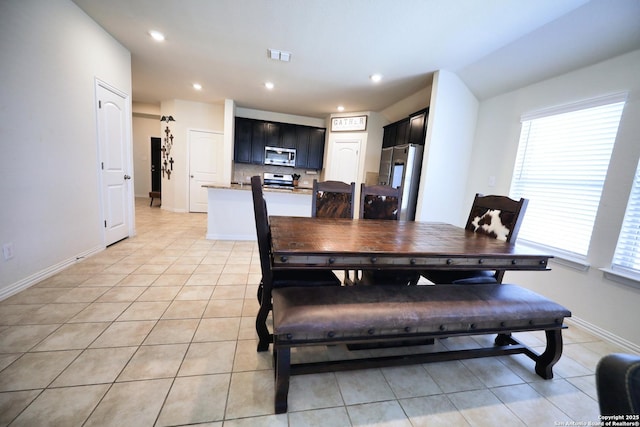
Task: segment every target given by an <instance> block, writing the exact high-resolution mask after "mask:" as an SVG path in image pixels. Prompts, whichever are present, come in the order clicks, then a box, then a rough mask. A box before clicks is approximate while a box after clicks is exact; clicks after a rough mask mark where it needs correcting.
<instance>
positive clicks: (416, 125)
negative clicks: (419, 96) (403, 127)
mask: <svg viewBox="0 0 640 427" xmlns="http://www.w3.org/2000/svg"><path fill="white" fill-rule="evenodd" d="M426 124H427V111H426V110H423V111H419V112H417V113H414V114H412V115H411V116H409V129H408V130H407V144H418V145H424V139H425V137H426V136H427V126H426Z"/></svg>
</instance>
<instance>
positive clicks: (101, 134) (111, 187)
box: [96, 84, 132, 246]
mask: <svg viewBox="0 0 640 427" xmlns="http://www.w3.org/2000/svg"><path fill="white" fill-rule="evenodd" d="M96 93H97V96H98V114H97V116H98V146H99V152H100V169H101V172H102V177H101V178H102V179H101V186H102V210H103V218H104V229H105V245H107V246H108V245H110V244H112V243H115V242H117V241H119V240H122V239H124V238H126V237H129V231H130V225H131V220H132V218H131V215H130V212H131V209H130V207H131V206H130V203H131V197H130V191H131V186H130V183H131V175H132V173H131V171H130V162H129V161H128V159H129V147H130V144H129V132H128V129H129V127H128V122H127V114H128V112H127V107H126V106H127V102H126V99H125V97H123V96H121V95H119V94H117V93H115V92H114V91H111V90H109V89H108V88H106V87H104V86H102V85H101V84H98V85H97V89H96Z"/></svg>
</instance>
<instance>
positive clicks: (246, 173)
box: [232, 163, 322, 188]
mask: <svg viewBox="0 0 640 427" xmlns="http://www.w3.org/2000/svg"><path fill="white" fill-rule="evenodd" d="M264 172H272V173H286V174H294V173H297V174H298V175H300V180H299V184H298V187H300V188H312V187H313V180H314V179H317V180H322V178H321V176H322V174H321V173H320V171H319V172H318V173H313V172H314V171H308V170H305V169H298V168H288V167H284V166H269V165H248V164H244V163H234V164H233V178H232V182H234V183H240V182H242V183H245V184H248V183H249V182H250V181H251V177H252V176H254V175H260V176H262V174H263V173H264ZM309 172H312V173H309Z"/></svg>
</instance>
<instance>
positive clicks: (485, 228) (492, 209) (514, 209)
mask: <svg viewBox="0 0 640 427" xmlns="http://www.w3.org/2000/svg"><path fill="white" fill-rule="evenodd" d="M528 203H529V200H528V199H524V198H521V199H520V200H514V199H511V198H509V197H507V196H499V195H488V196H485V195H482V194H480V193H477V194H476V196H475V198H474V200H473V205H472V206H471V211H470V212H469V218H468V219H467V224H466V226H465V228H466V229H467V230H470V231H473V232H474V233H482V234H485V235H487V236H489V237H493V238H494V239H499V240H504V241H506V242H515V240H516V238H517V237H518V232H519V231H520V225H521V224H522V220H523V219H524V213H525V211H526V210H527V204H528ZM504 273H505V271H504V270H498V271H487V270H471V271H451V270H430V271H421V272H420V274H421V275H422V276H423V277H425V278H426V279H427V280H429V281H431V282H433V283H435V284H444V283H455V284H474V283H502V278H503V277H504Z"/></svg>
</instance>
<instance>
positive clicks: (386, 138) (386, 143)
mask: <svg viewBox="0 0 640 427" xmlns="http://www.w3.org/2000/svg"><path fill="white" fill-rule="evenodd" d="M394 145H396V126H395V123H393V124H390V125H387V126H385V127H384V134H383V136H382V148H387V147H393V146H394Z"/></svg>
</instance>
